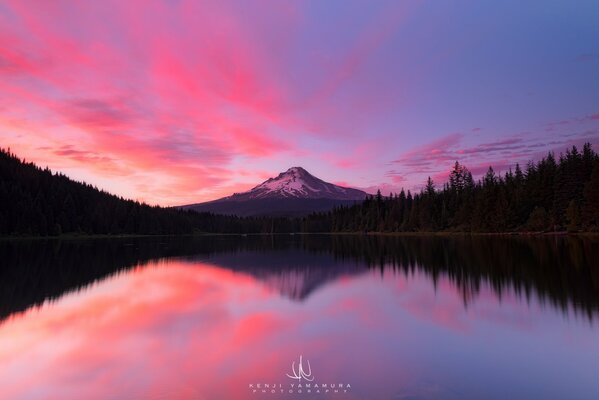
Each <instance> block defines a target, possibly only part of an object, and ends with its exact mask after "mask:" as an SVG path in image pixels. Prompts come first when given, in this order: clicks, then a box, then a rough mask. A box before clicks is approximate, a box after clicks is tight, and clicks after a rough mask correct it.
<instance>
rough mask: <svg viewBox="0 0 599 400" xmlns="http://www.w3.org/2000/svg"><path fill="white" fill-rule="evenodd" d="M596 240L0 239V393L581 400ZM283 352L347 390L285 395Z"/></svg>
mask: <svg viewBox="0 0 599 400" xmlns="http://www.w3.org/2000/svg"><path fill="white" fill-rule="evenodd" d="M597 244H598V243H597V239H596V238H594V237H585V238H578V237H550V238H548V237H542V238H523V237H468V236H459V237H457V236H456V237H440V236H434V237H425V236H414V237H385V236H349V235H345V236H327V235H305V236H304V235H296V236H248V237H233V236H207V237H197V238H194V237H179V238H158V237H154V238H125V239H97V240H63V241H60V240H48V241H43V240H35V241H27V240H17V241H4V242H0V256H1V257H2V260H3V262H2V266H1V268H0V307H1V309H0V312H1V316H2V321H0V371H2V373H0V398H2V399H11V400H12V399H19V400H21V399H26V400H30V399H31V400H33V399H45V400H46V399H49V400H54V399H56V400H58V399H60V400H64V399H87V400H96V399H97V400H103V399H142V400H146V399H148V400H154V399H194V400H195V399H211V400H212V399H275V398H292V399H308V398H321V399H365V398H367V399H390V398H395V399H497V400H499V399H506V398H509V399H531V398H542V399H563V398H568V399H589V400H591V399H596V398H599V382H598V381H597V379H596V377H597V376H596V371H597V368H598V367H599V365H598V364H597V360H599V342H598V341H597V340H596V339H597V337H598V336H597V335H598V333H599V331H598V329H597V324H596V323H595V320H596V317H597V310H598V304H599V289H598V288H599V279H598V277H599V275H598V269H599V266H598V265H597V260H598V259H599V258H598V255H597V251H598V248H599V246H597ZM300 357H303V358H302V359H303V360H304V362H305V363H306V365H304V368H306V367H307V363H308V362H309V365H310V377H311V378H312V377H313V379H314V380H313V382H314V383H320V384H322V383H326V384H331V383H335V384H349V385H351V388H350V390H348V391H347V393H345V392H344V393H332V392H329V393H321V394H318V395H314V396H313V394H308V395H306V394H307V393H303V394H300V393H297V392H293V393H289V390H290V385H291V384H297V383H298V381H297V380H295V379H294V378H290V377H289V376H291V377H293V376H295V375H297V374H295V373H294V372H293V370H294V367H297V368H299V367H298V364H297V363H298V362H299V360H300ZM294 362H295V364H293V363H294ZM297 370H298V369H296V371H297ZM264 384H269V385H276V389H272V390H275V392H274V393H271V392H268V391H267V392H266V393H261V392H259V391H258V392H256V393H254V392H253V390H254V389H255V388H256V387H258V385H261V386H262V385H264Z"/></svg>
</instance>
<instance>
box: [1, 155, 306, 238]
mask: <svg viewBox="0 0 599 400" xmlns="http://www.w3.org/2000/svg"><path fill="white" fill-rule="evenodd" d="M294 224H295V225H294ZM297 226H298V224H297V221H293V220H289V219H287V218H239V217H235V216H224V215H213V214H210V213H197V212H193V211H185V210H180V209H176V208H164V207H158V206H149V205H147V204H144V203H140V202H138V201H132V200H126V199H123V198H122V197H118V196H114V195H111V194H109V193H107V192H105V191H101V190H98V189H97V188H96V187H93V186H91V185H89V184H85V183H81V182H76V181H73V180H71V179H69V178H68V177H66V176H64V175H62V174H59V173H55V174H53V173H52V172H51V171H50V170H49V169H48V168H46V169H42V168H39V167H37V166H36V165H35V164H33V163H26V162H25V161H22V160H20V159H19V158H18V157H16V156H15V155H14V154H11V153H10V151H7V150H3V149H0V236H8V235H16V236H19V235H20V236H57V235H61V234H64V233H75V234H113V235H118V234H147V235H155V234H163V235H165V234H166V235H177V234H192V233H197V232H210V233H269V232H273V231H274V229H275V227H276V229H277V230H278V231H286V232H291V231H294V230H297Z"/></svg>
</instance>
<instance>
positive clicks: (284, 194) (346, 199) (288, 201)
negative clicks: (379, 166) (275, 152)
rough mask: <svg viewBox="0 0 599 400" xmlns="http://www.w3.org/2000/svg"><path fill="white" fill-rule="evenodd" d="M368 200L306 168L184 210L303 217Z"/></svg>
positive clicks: (296, 169)
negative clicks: (324, 179)
mask: <svg viewBox="0 0 599 400" xmlns="http://www.w3.org/2000/svg"><path fill="white" fill-rule="evenodd" d="M366 196H368V194H367V193H366V192H363V191H362V190H358V189H353V188H347V187H343V186H338V185H334V184H332V183H328V182H325V181H323V180H322V179H319V178H317V177H315V176H314V175H312V174H310V173H309V172H308V171H306V170H305V169H304V168H302V167H291V168H289V169H288V170H287V171H285V172H281V173H280V174H279V175H278V176H276V177H274V178H270V179H268V180H266V181H264V182H262V183H261V184H259V185H257V186H255V187H254V188H252V189H251V190H248V191H247V192H243V193H234V194H233V195H231V196H228V197H223V198H222V199H218V200H214V201H209V202H205V203H198V204H190V205H185V206H182V208H184V209H191V210H195V211H201V212H213V213H216V214H226V215H238V216H263V215H271V216H290V217H291V216H302V215H307V214H310V213H312V212H320V211H327V210H330V209H332V208H334V207H335V206H339V205H350V204H353V203H355V202H356V201H362V200H364V199H365V198H366Z"/></svg>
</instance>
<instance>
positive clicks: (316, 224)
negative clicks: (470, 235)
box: [302, 143, 599, 232]
mask: <svg viewBox="0 0 599 400" xmlns="http://www.w3.org/2000/svg"><path fill="white" fill-rule="evenodd" d="M302 229H303V230H304V231H310V232H356V231H379V232H401V231H406V232H413V231H423V232H432V231H460V232H511V231H534V232H539V231H565V230H567V231H571V232H575V231H582V230H583V231H597V230H599V156H598V155H597V154H596V153H595V152H594V151H593V149H592V148H591V145H590V144H589V143H587V144H585V145H584V147H583V148H582V152H580V151H579V150H578V149H577V148H576V147H575V146H574V147H572V148H571V149H568V150H567V151H566V153H565V154H562V155H560V157H559V160H557V161H556V159H555V157H554V155H553V153H549V154H548V155H547V157H545V158H543V159H542V160H540V161H538V162H536V163H534V162H530V163H529V164H528V165H527V166H526V168H525V169H524V170H523V169H522V168H521V167H520V165H518V164H516V167H515V169H514V170H513V171H512V170H511V169H510V170H509V171H508V172H506V173H505V174H504V175H498V174H496V173H495V171H494V170H493V168H492V167H489V169H488V171H487V173H486V174H485V175H484V176H483V177H482V179H480V180H478V181H476V182H475V181H474V179H473V178H472V174H471V173H470V171H468V169H467V168H466V166H464V165H461V164H460V163H459V162H458V161H456V162H455V165H454V167H453V169H452V171H451V173H450V176H449V182H447V183H445V184H444V185H443V188H442V189H441V190H437V189H436V188H435V185H434V183H433V181H432V180H431V178H430V177H429V179H428V182H427V184H426V186H425V188H424V189H422V191H421V192H420V193H418V194H412V193H411V192H410V191H408V192H407V193H406V192H405V191H404V190H402V191H401V192H400V193H399V194H391V195H390V196H389V197H384V196H382V195H381V193H380V191H379V192H378V193H377V195H376V196H371V197H369V198H368V199H366V200H365V201H364V202H363V203H360V204H356V205H353V206H351V207H339V208H337V209H335V210H333V211H332V212H329V213H322V214H318V215H313V216H311V217H310V218H306V219H305V220H304V221H303V225H302Z"/></svg>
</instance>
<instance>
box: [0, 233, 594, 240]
mask: <svg viewBox="0 0 599 400" xmlns="http://www.w3.org/2000/svg"><path fill="white" fill-rule="evenodd" d="M295 235H332V236H335V235H339V236H341V235H343V236H404V237H410V236H413V237H421V236H446V237H450V236H456V237H457V236H513V237H550V236H555V237H558V236H560V237H564V236H571V237H577V236H578V237H580V236H599V232H586V231H585V232H567V231H558V232H446V231H432V232H275V233H187V234H177V235H169V234H156V235H151V234H117V235H111V234H80V235H79V234H64V235H59V236H20V235H14V236H10V235H9V236H0V241H12V240H95V239H128V238H160V237H170V238H179V237H203V236H241V237H247V236H295Z"/></svg>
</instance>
